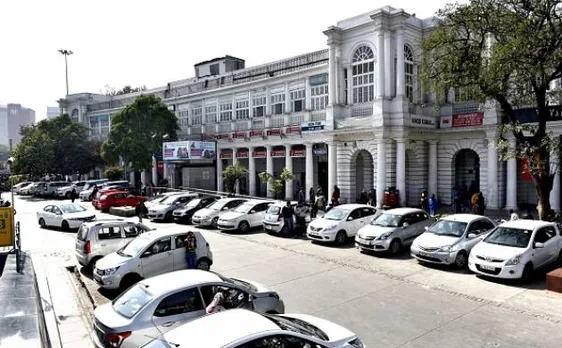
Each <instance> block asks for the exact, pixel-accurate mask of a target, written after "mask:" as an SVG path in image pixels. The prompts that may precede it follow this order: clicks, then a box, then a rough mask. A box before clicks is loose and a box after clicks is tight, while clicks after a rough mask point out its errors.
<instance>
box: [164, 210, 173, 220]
mask: <svg viewBox="0 0 562 348" xmlns="http://www.w3.org/2000/svg"><path fill="white" fill-rule="evenodd" d="M164 221H165V222H173V221H174V216H173V215H172V212H171V211H169V212H167V213H166V215H165V216H164Z"/></svg>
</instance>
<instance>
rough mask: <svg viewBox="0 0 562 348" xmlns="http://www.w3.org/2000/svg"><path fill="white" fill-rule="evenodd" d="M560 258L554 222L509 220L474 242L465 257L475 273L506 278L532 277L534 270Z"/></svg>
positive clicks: (561, 249)
mask: <svg viewBox="0 0 562 348" xmlns="http://www.w3.org/2000/svg"><path fill="white" fill-rule="evenodd" d="M557 261H558V262H562V237H561V236H560V230H559V228H558V225H557V224H556V223H554V222H546V221H539V220H515V221H508V222H505V223H503V224H501V225H499V226H497V227H496V228H495V229H494V230H492V232H490V234H488V236H487V237H486V238H484V240H482V241H481V242H480V243H478V244H476V245H475V246H474V248H472V251H471V252H470V256H469V258H468V267H469V268H470V270H471V271H472V272H474V273H477V274H480V275H484V276H489V277H495V278H507V279H522V280H524V281H527V280H529V279H530V278H531V275H532V273H533V271H534V270H536V269H539V268H542V267H545V266H548V265H550V264H552V263H554V262H557Z"/></svg>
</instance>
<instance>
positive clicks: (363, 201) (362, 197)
mask: <svg viewBox="0 0 562 348" xmlns="http://www.w3.org/2000/svg"><path fill="white" fill-rule="evenodd" d="M368 202H369V195H368V194H367V190H365V189H363V190H362V191H361V195H360V196H359V203H361V204H367V203H368Z"/></svg>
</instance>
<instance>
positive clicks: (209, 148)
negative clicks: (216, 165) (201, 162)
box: [189, 141, 217, 160]
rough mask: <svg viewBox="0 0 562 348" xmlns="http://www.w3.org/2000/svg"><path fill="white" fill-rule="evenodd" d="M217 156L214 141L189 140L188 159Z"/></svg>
mask: <svg viewBox="0 0 562 348" xmlns="http://www.w3.org/2000/svg"><path fill="white" fill-rule="evenodd" d="M216 158H217V151H216V150H215V143H213V142H210V141H189V159H192V160H198V159H210V160H214V159H216Z"/></svg>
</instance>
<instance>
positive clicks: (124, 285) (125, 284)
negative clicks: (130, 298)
mask: <svg viewBox="0 0 562 348" xmlns="http://www.w3.org/2000/svg"><path fill="white" fill-rule="evenodd" d="M141 279H142V277H141V276H140V275H138V274H136V273H132V274H127V275H126V276H124V277H123V279H121V283H120V284H119V289H121V290H122V291H125V290H127V289H129V288H130V287H131V286H133V285H135V284H136V283H138V282H139V281H141Z"/></svg>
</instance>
